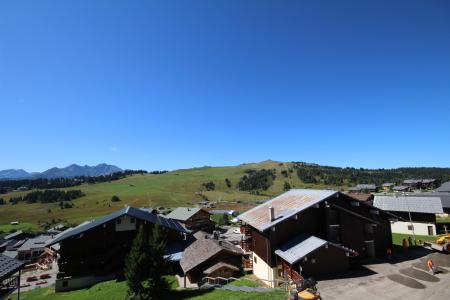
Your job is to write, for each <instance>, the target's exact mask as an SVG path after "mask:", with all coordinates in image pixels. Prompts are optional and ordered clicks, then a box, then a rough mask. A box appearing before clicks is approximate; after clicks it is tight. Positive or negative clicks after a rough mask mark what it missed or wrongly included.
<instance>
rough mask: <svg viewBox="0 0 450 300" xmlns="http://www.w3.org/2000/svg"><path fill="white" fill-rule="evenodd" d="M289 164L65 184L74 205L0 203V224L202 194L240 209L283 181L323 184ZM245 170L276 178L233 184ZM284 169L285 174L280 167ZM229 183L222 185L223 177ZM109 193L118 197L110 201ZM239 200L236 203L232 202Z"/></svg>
mask: <svg viewBox="0 0 450 300" xmlns="http://www.w3.org/2000/svg"><path fill="white" fill-rule="evenodd" d="M292 167H293V164H292V163H279V162H274V161H265V162H261V163H255V164H243V165H239V166H233V167H202V168H193V169H186V170H176V171H172V172H168V173H165V174H157V175H154V174H145V175H133V176H129V177H126V178H124V179H121V180H117V181H112V182H109V183H99V184H89V185H88V184H86V185H81V186H77V187H72V188H68V189H80V190H81V191H82V192H83V193H84V194H86V196H84V197H82V198H78V199H76V200H73V203H74V207H73V208H70V209H61V208H60V207H59V205H58V203H46V204H42V203H34V204H27V203H19V204H17V205H10V204H6V205H3V206H0V224H6V223H9V222H11V221H19V222H29V223H34V224H41V223H42V222H45V221H51V220H52V219H54V220H57V219H61V220H64V221H67V222H70V223H80V222H82V221H85V220H89V219H93V218H96V217H99V216H102V215H105V214H107V213H109V212H111V211H114V210H117V209H120V208H122V207H123V206H124V205H126V204H128V205H131V206H136V207H141V206H154V207H155V206H164V207H176V206H189V205H195V204H196V203H198V202H200V201H202V200H203V198H202V196H201V195H200V194H202V195H203V196H204V197H207V198H208V199H209V200H210V201H214V202H218V203H217V206H218V207H224V208H232V209H239V210H244V209H248V207H249V206H250V205H254V202H255V201H257V200H263V199H268V198H271V197H273V196H275V195H278V194H281V193H282V192H283V191H284V185H285V182H288V183H289V184H290V185H291V187H324V186H323V185H318V184H315V185H312V184H303V183H302V182H300V180H299V179H298V176H297V174H296V172H295V170H293V171H292V173H289V172H288V170H289V169H292ZM249 169H254V170H261V169H275V172H276V178H275V179H274V180H273V183H272V185H271V186H270V187H269V188H268V189H267V190H265V191H264V190H261V191H259V192H260V195H256V194H254V193H253V194H252V193H249V192H247V191H239V190H238V189H237V188H236V185H237V183H238V182H239V180H240V179H241V178H242V177H243V176H244V175H245V171H246V170H249ZM282 171H284V173H285V174H286V173H287V177H285V175H283V174H282V173H281V172H282ZM226 178H228V179H229V180H230V182H231V187H228V186H227V184H226V182H225V179H226ZM209 181H212V182H213V183H214V184H215V190H213V191H205V188H204V187H202V184H203V183H206V182H209ZM25 193H27V192H13V193H9V194H5V195H1V197H3V198H4V199H5V200H7V201H8V200H9V198H11V197H15V196H18V195H23V194H25ZM113 195H117V196H118V197H119V198H120V199H121V201H120V202H111V201H110V199H111V197H112V196H113ZM237 201H239V202H240V203H236V202H237Z"/></svg>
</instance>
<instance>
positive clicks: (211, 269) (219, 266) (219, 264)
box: [203, 262, 239, 275]
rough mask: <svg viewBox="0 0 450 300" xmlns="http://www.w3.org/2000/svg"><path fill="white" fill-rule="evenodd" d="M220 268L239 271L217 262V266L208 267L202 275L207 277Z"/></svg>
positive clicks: (234, 267) (236, 268) (231, 266)
mask: <svg viewBox="0 0 450 300" xmlns="http://www.w3.org/2000/svg"><path fill="white" fill-rule="evenodd" d="M221 268H228V269H231V270H233V271H239V268H238V267H236V266H233V265H230V264H227V263H224V262H218V263H217V264H215V265H213V266H211V267H209V268H208V269H206V270H205V271H203V273H204V274H206V275H208V274H211V273H214V272H215V271H217V270H219V269H221Z"/></svg>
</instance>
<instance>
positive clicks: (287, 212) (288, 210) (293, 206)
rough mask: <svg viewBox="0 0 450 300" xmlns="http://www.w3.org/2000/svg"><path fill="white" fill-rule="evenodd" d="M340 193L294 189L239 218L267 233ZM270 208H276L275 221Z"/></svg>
mask: <svg viewBox="0 0 450 300" xmlns="http://www.w3.org/2000/svg"><path fill="white" fill-rule="evenodd" d="M338 194H339V192H336V191H333V190H314V189H292V190H290V191H288V192H286V193H283V194H281V195H279V196H278V197H275V198H273V199H272V200H269V201H267V202H265V203H263V204H261V205H258V206H257V207H254V208H252V209H250V210H248V211H247V212H245V213H243V214H241V215H239V216H238V219H239V220H241V221H243V222H245V223H247V224H249V225H250V226H252V227H254V228H256V229H258V230H259V231H265V230H267V229H269V228H270V227H272V226H274V225H276V224H278V223H280V222H282V221H284V220H286V219H288V218H290V217H292V216H294V215H295V214H297V213H299V212H301V211H303V210H304V209H307V208H309V207H311V206H313V205H315V204H317V203H319V202H322V201H323V200H325V199H327V198H330V197H332V196H338ZM269 207H273V208H274V212H275V219H274V220H273V221H271V220H270V216H269Z"/></svg>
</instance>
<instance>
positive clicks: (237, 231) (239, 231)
mask: <svg viewBox="0 0 450 300" xmlns="http://www.w3.org/2000/svg"><path fill="white" fill-rule="evenodd" d="M233 233H236V234H240V233H241V229H239V228H235V229H234V230H233Z"/></svg>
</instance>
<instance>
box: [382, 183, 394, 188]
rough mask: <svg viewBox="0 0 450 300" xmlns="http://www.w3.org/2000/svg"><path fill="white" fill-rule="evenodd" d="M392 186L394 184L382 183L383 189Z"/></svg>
mask: <svg viewBox="0 0 450 300" xmlns="http://www.w3.org/2000/svg"><path fill="white" fill-rule="evenodd" d="M393 185H394V184H393V183H392V182H385V183H383V186H384V187H390V186H393Z"/></svg>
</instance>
